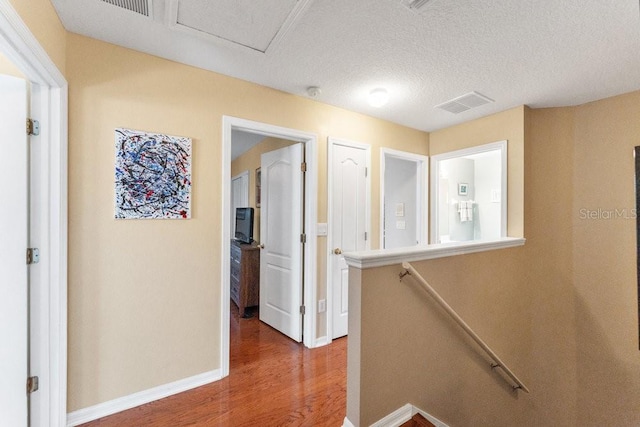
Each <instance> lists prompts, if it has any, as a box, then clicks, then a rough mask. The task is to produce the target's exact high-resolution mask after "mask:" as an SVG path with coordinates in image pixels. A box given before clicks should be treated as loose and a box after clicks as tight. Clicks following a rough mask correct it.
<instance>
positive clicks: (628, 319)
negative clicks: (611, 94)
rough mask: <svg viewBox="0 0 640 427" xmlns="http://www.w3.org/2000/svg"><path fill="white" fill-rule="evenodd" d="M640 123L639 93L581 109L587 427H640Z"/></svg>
mask: <svg viewBox="0 0 640 427" xmlns="http://www.w3.org/2000/svg"><path fill="white" fill-rule="evenodd" d="M638 117H640V92H634V93H631V94H627V95H622V96H618V97H615V98H611V99H606V100H604V101H599V102H594V103H590V104H586V105H584V106H582V107H580V108H577V109H576V115H575V138H574V142H573V150H574V155H575V160H574V164H575V167H574V171H573V182H574V187H573V209H572V212H571V218H572V226H573V227H572V230H573V283H574V291H575V308H574V316H575V317H574V318H575V323H576V333H575V339H576V343H577V353H576V359H575V360H576V369H577V381H578V387H577V390H578V391H577V399H578V408H579V412H578V424H582V425H587V424H591V425H598V424H599V425H620V426H622V425H624V426H637V425H640V406H639V405H638V402H640V351H639V350H638V294H637V289H638V288H637V286H638V284H637V276H636V224H635V220H634V218H633V216H634V214H635V211H633V209H635V192H634V181H635V179H634V176H635V175H634V161H633V156H632V152H633V147H634V146H636V145H640V121H639V120H638ZM583 209H587V210H590V211H594V210H595V211H598V209H601V210H602V211H601V212H602V213H601V214H600V215H599V217H600V219H583V217H584V215H583V214H586V212H585V211H582V210H583ZM615 210H618V213H619V214H620V216H617V217H616V215H615V214H616V212H615ZM611 211H613V215H610V216H608V215H607V214H606V213H605V212H611Z"/></svg>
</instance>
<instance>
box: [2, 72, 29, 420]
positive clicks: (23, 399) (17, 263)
mask: <svg viewBox="0 0 640 427" xmlns="http://www.w3.org/2000/svg"><path fill="white" fill-rule="evenodd" d="M0 117H2V119H1V120H0V145H1V146H2V155H0V200H1V201H0V278H1V279H0V343H2V344H1V345H0V414H2V415H1V417H2V424H3V425H8V426H9V425H10V426H17V427H20V426H26V425H27V419H28V404H27V391H26V384H27V376H28V368H27V366H28V347H27V340H28V332H27V326H28V310H27V302H28V291H27V289H28V288H27V287H28V280H27V279H28V277H27V264H26V262H25V259H26V256H25V254H26V250H27V233H28V229H27V227H28V219H27V218H28V198H27V196H28V191H27V183H28V168H27V160H28V146H27V143H28V141H27V133H26V130H25V122H26V119H27V82H26V81H25V80H23V79H20V78H17V77H10V76H5V75H0Z"/></svg>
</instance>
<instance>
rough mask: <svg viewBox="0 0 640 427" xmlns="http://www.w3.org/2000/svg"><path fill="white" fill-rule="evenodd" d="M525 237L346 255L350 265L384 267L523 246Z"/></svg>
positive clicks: (379, 250) (349, 253) (361, 267)
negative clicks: (405, 262)
mask: <svg viewBox="0 0 640 427" xmlns="http://www.w3.org/2000/svg"><path fill="white" fill-rule="evenodd" d="M524 243H525V239H524V238H520V237H505V238H502V239H499V240H492V241H481V240H475V241H469V242H455V243H442V244H438V245H424V246H416V247H414V248H399V249H378V250H374V251H361V252H348V253H346V254H345V255H344V257H345V259H346V260H347V264H349V266H350V267H356V268H360V269H365V268H372V267H383V266H385V265H395V264H401V263H402V262H404V261H407V262H414V261H424V260H428V259H436V258H444V257H449V256H456V255H466V254H472V253H475V252H486V251H494V250H497V249H506V248H514V247H517V246H523V245H524Z"/></svg>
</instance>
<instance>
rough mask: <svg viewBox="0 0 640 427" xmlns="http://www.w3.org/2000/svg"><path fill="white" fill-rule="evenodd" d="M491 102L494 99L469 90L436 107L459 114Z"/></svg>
mask: <svg viewBox="0 0 640 427" xmlns="http://www.w3.org/2000/svg"><path fill="white" fill-rule="evenodd" d="M491 102H494V100H493V99H491V98H488V97H486V96H484V95H482V94H480V93H478V92H469V93H467V94H464V95H462V96H459V97H457V98H453V99H452V100H450V101H447V102H443V103H442V104H438V105H436V106H435V108H440V109H442V110H445V111H448V112H450V113H453V114H458V113H462V112H463V111H467V110H470V109H472V108H476V107H479V106H481V105H484V104H489V103H491Z"/></svg>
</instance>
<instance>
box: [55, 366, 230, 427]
mask: <svg viewBox="0 0 640 427" xmlns="http://www.w3.org/2000/svg"><path fill="white" fill-rule="evenodd" d="M220 379H222V371H221V370H220V369H216V370H214V371H209V372H204V373H202V374H198V375H194V376H192V377H189V378H184V379H181V380H178V381H174V382H172V383H169V384H163V385H161V386H158V387H154V388H150V389H148V390H143V391H140V392H137V393H134V394H130V395H128V396H123V397H119V398H117V399H113V400H110V401H108V402H103V403H99V404H97V405H94V406H89V407H88V408H83V409H79V410H77V411H73V412H70V413H68V414H67V426H69V427H72V426H77V425H80V424H84V423H87V422H89V421H94V420H97V419H98V418H102V417H106V416H107V415H111V414H115V413H117V412H122V411H124V410H127V409H131V408H135V407H136V406H140V405H144V404H145V403H149V402H153V401H154V400H159V399H162V398H165V397H167V396H171V395H173V394H178V393H182V392H183V391H187V390H191V389H192V388H196V387H200V386H203V385H205V384H209V383H212V382H214V381H218V380H220Z"/></svg>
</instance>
